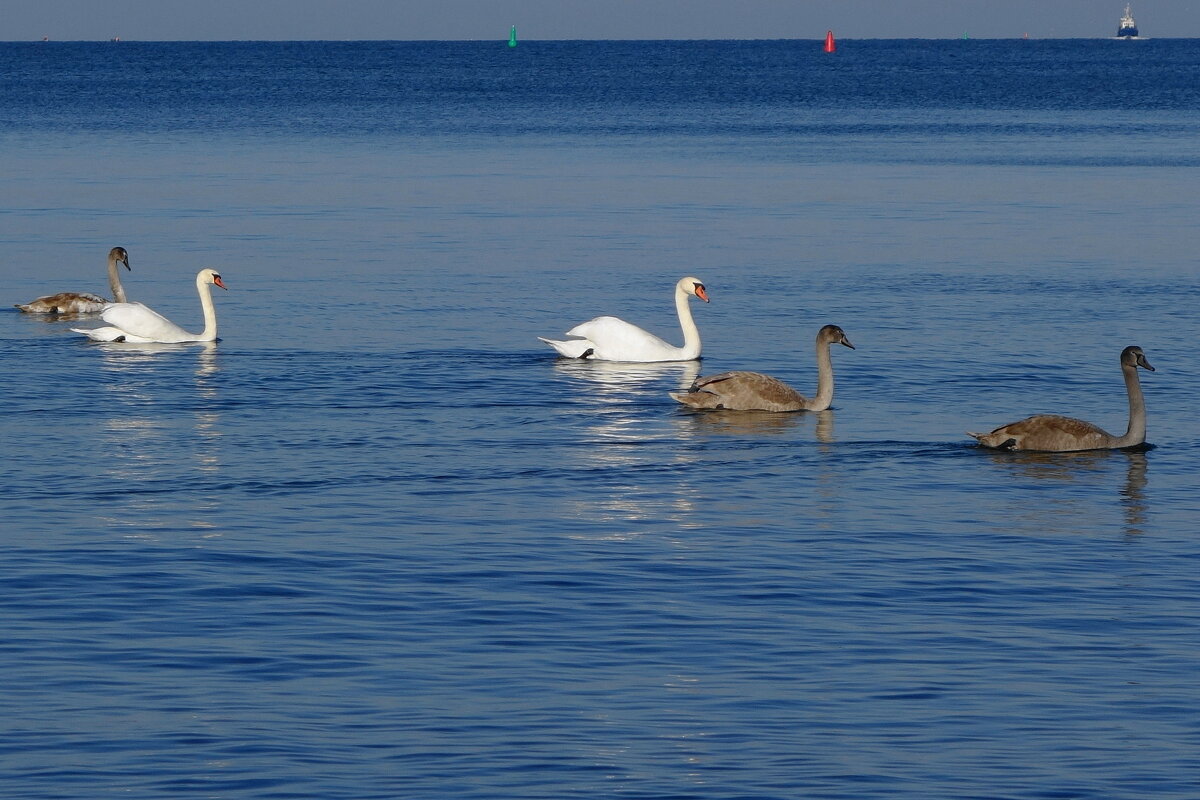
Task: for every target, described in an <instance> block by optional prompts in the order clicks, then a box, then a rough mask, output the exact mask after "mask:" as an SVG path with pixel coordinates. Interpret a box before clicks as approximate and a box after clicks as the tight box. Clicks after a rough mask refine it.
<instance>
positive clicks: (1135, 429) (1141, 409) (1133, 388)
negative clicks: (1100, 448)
mask: <svg viewBox="0 0 1200 800" xmlns="http://www.w3.org/2000/svg"><path fill="white" fill-rule="evenodd" d="M1121 371H1122V372H1123V373H1125V391H1126V392H1128V393H1129V427H1128V428H1126V429H1125V435H1124V436H1122V437H1120V438H1118V439H1117V440H1116V442H1114V444H1115V446H1117V447H1133V446H1134V445H1136V444H1141V443H1142V442H1144V441H1146V400H1145V398H1143V397H1142V382H1141V379H1139V378H1138V368H1137V364H1122V365H1121Z"/></svg>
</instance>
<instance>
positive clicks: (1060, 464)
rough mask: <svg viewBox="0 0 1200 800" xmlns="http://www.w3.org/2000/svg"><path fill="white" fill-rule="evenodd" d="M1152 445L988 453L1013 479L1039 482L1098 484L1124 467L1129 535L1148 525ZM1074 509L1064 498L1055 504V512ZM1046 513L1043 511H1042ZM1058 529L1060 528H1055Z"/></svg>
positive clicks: (1123, 490)
mask: <svg viewBox="0 0 1200 800" xmlns="http://www.w3.org/2000/svg"><path fill="white" fill-rule="evenodd" d="M1151 449H1152V447H1151V446H1142V447H1136V448H1128V449H1124V450H1080V451H1076V452H1070V453H1043V452H1035V451H1017V452H1012V451H1006V450H987V451H986V452H987V454H988V456H989V457H990V458H991V459H992V461H994V462H995V463H996V464H998V465H1000V466H1002V467H1003V468H1004V469H1006V470H1007V471H1008V472H1009V473H1011V474H1012V475H1014V476H1019V477H1022V478H1031V479H1033V480H1036V481H1057V482H1062V483H1079V484H1088V485H1096V484H1098V483H1099V481H1100V480H1101V479H1102V478H1103V477H1104V476H1106V475H1110V474H1112V473H1113V472H1114V471H1115V470H1119V469H1120V468H1121V466H1122V464H1123V465H1124V467H1125V474H1124V480H1123V482H1122V484H1121V488H1120V489H1119V491H1118V494H1119V496H1120V504H1121V507H1122V511H1123V516H1124V528H1125V534H1126V535H1127V536H1136V535H1139V534H1141V533H1142V530H1143V528H1144V526H1145V524H1146V510H1147V502H1146V496H1145V489H1146V482H1147V479H1146V472H1147V470H1148V468H1149V459H1148V458H1147V453H1148V452H1149V451H1150V450H1151ZM1071 506H1072V501H1071V500H1070V499H1068V498H1062V497H1060V498H1059V499H1057V500H1055V501H1054V508H1052V509H1051V510H1052V511H1055V512H1061V511H1063V510H1067V509H1069V508H1070V507H1071ZM1041 510H1044V509H1041ZM1053 527H1057V526H1053Z"/></svg>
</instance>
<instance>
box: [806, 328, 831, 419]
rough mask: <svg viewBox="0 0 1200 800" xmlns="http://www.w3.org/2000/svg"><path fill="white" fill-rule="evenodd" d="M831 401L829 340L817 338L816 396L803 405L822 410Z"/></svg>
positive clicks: (809, 408)
mask: <svg viewBox="0 0 1200 800" xmlns="http://www.w3.org/2000/svg"><path fill="white" fill-rule="evenodd" d="M832 403H833V358H832V357H831V356H830V355H829V340H828V339H823V338H820V337H818V338H817V396H816V397H814V398H813V399H812V400H809V401H808V404H807V405H806V406H805V408H807V409H808V410H809V411H824V410H825V409H827V408H829V406H830V405H831V404H832Z"/></svg>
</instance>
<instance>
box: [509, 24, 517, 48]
mask: <svg viewBox="0 0 1200 800" xmlns="http://www.w3.org/2000/svg"><path fill="white" fill-rule="evenodd" d="M508 46H509V47H516V46H517V26H516V25H513V26H512V30H511V31H509V32H508Z"/></svg>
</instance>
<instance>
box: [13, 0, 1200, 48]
mask: <svg viewBox="0 0 1200 800" xmlns="http://www.w3.org/2000/svg"><path fill="white" fill-rule="evenodd" d="M1126 1H1127V0H3V14H0V41H36V40H40V39H42V38H43V37H48V38H50V39H52V40H56V41H78V40H92V41H98V40H107V39H111V38H113V37H120V38H121V39H123V40H143V41H180V40H182V41H192V40H197V41H202V40H218V41H222V40H311V39H333V40H361V39H394V40H417V39H445V40H464V39H467V40H480V39H484V40H486V39H506V38H507V36H508V29H509V26H510V25H517V26H518V29H519V31H520V35H521V38H522V39H523V40H526V41H529V40H536V39H818V38H821V37H823V36H824V35H825V31H826V30H833V31H834V32H835V34H836V35H837V36H838V38H844V39H888V38H912V37H921V38H932V39H941V38H958V37H961V36H963V35H964V34H966V35H968V36H970V37H971V38H977V39H989V38H1010V37H1019V36H1022V35H1024V34H1026V33H1028V34H1029V36H1030V38H1096V37H1109V36H1112V35H1114V34H1115V33H1116V29H1117V22H1118V20H1119V19H1120V17H1121V14H1122V12H1123V11H1124V8H1125V3H1126ZM1128 2H1130V3H1131V4H1132V6H1133V14H1134V16H1135V17H1136V18H1137V21H1138V25H1139V27H1140V28H1141V30H1142V33H1143V35H1144V36H1146V37H1149V38H1166V37H1200V0H1128Z"/></svg>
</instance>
